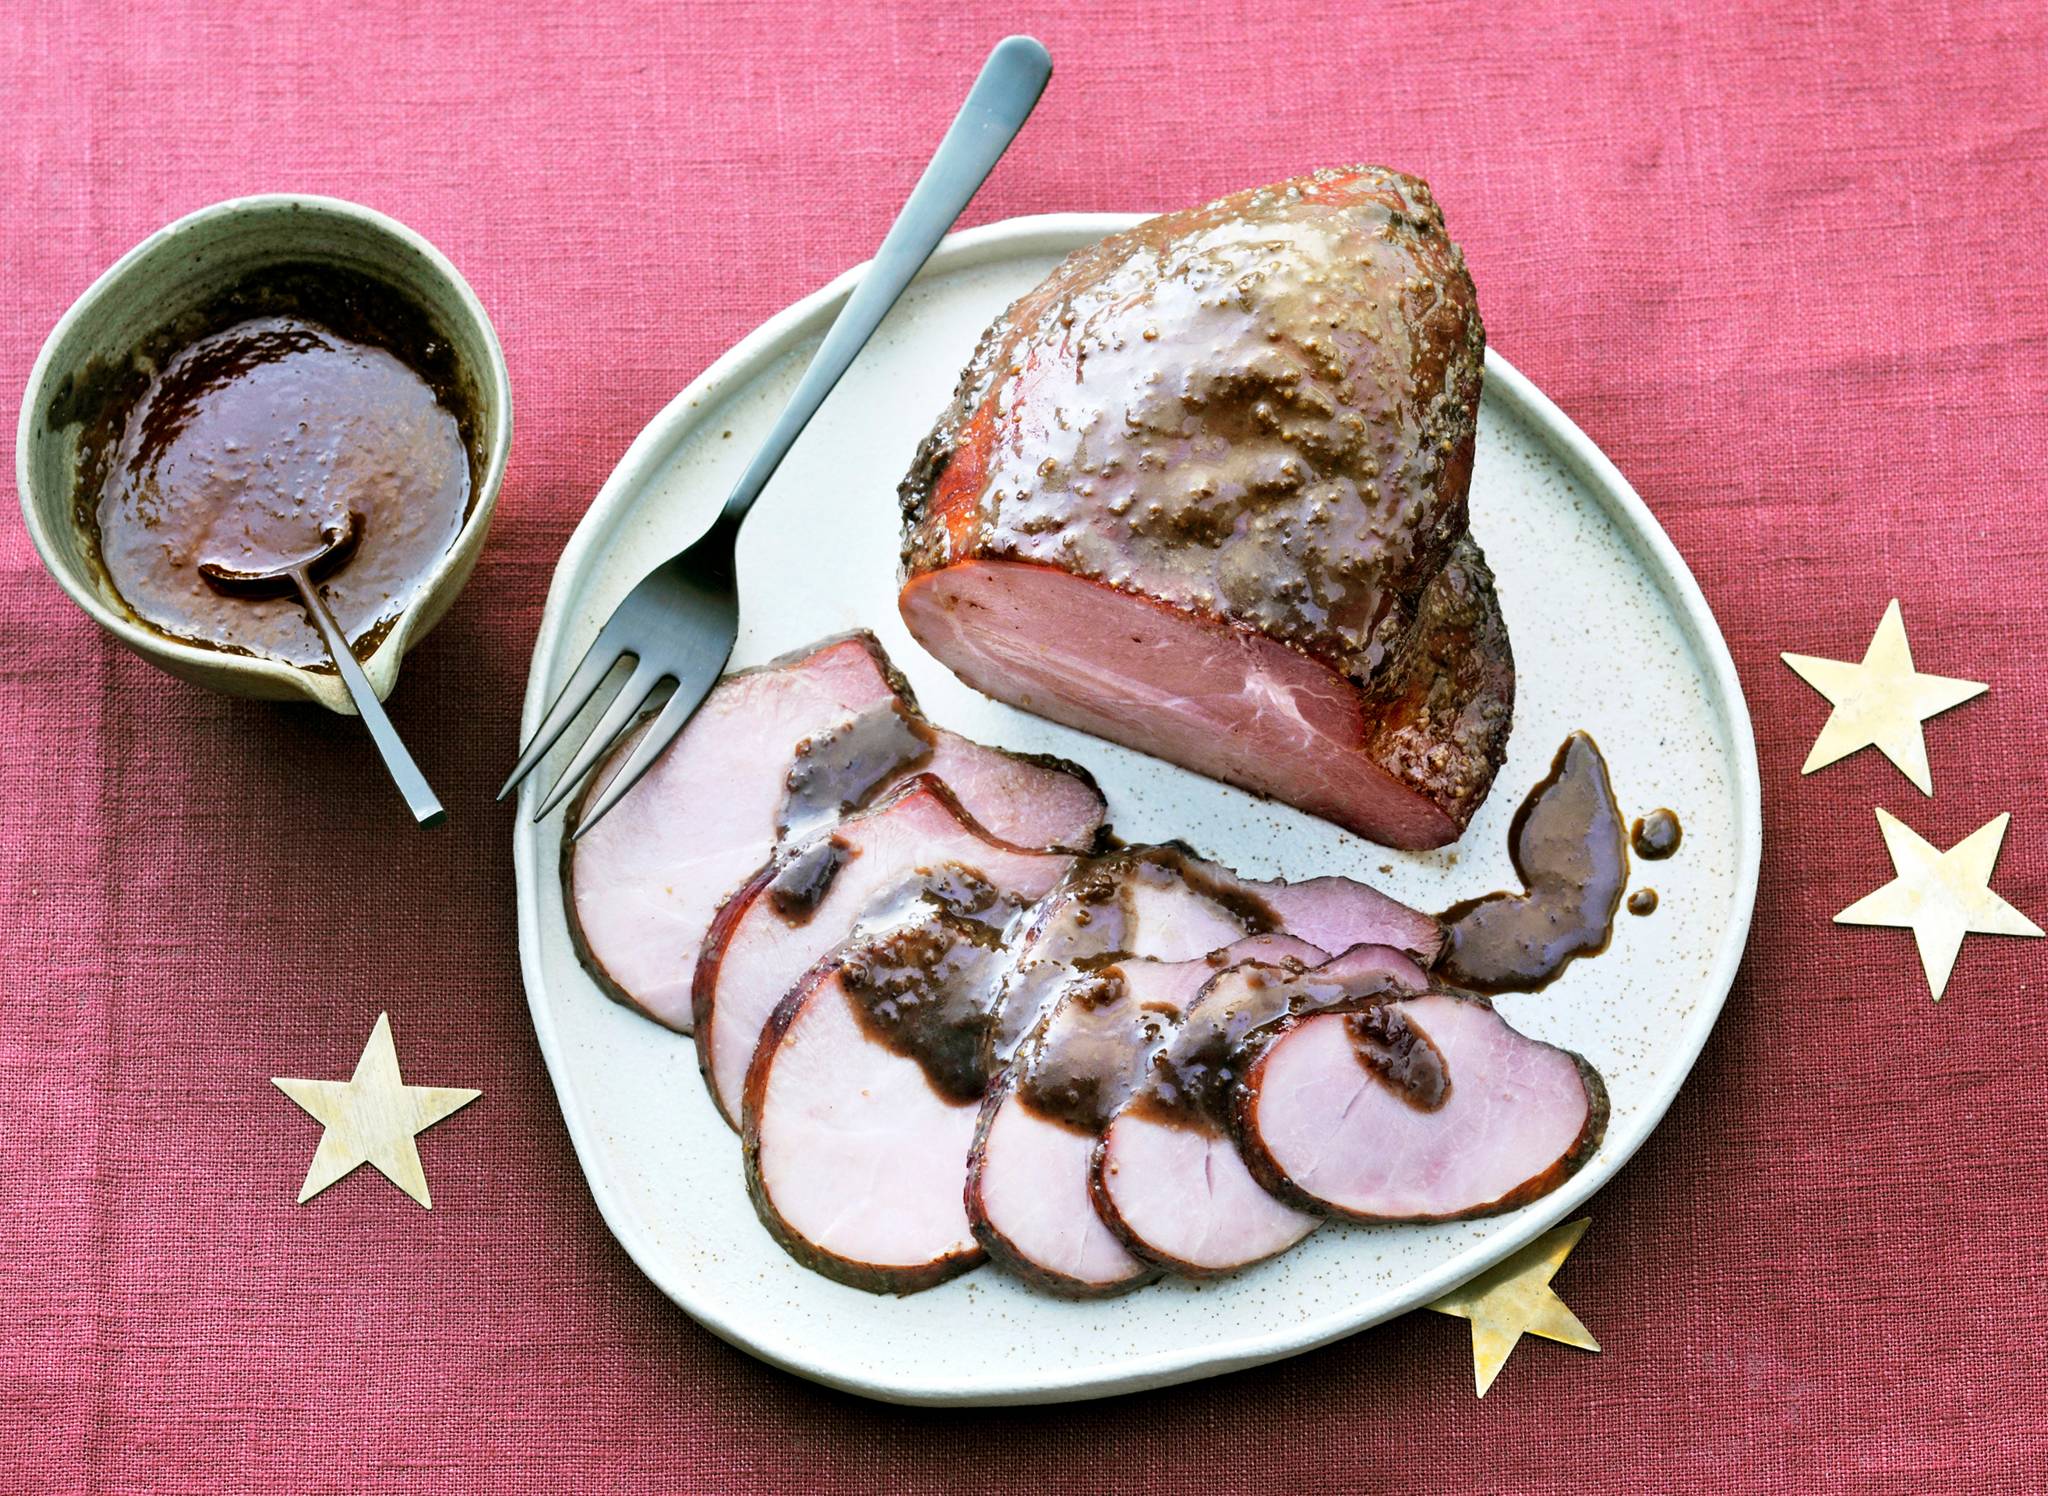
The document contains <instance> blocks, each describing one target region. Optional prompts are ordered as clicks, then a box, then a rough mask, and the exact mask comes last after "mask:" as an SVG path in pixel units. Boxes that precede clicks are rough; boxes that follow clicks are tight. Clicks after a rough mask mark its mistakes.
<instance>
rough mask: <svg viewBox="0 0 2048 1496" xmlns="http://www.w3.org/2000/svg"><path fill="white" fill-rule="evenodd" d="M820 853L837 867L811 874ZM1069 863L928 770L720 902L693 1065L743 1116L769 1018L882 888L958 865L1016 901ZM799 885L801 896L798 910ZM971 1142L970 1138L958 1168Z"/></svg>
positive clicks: (700, 992)
mask: <svg viewBox="0 0 2048 1496" xmlns="http://www.w3.org/2000/svg"><path fill="white" fill-rule="evenodd" d="M819 853H825V854H827V858H828V861H829V862H830V863H831V866H828V867H826V868H825V870H824V872H822V873H820V874H816V875H813V874H810V873H809V872H807V867H808V865H809V862H810V861H812V860H815V859H816V856H817V854H819ZM1073 862H1074V859H1073V858H1072V857H1070V856H1067V855H1065V854H1063V853H1053V852H1039V851H1031V850H1027V849H1025V848H1022V847H1015V846H1011V845H1009V844H1008V843H1005V842H1001V841H997V840H996V839H994V838H993V837H991V836H989V835H988V833H987V832H986V831H984V830H983V829H982V828H981V827H980V826H979V825H977V824H976V823H975V822H974V821H972V820H971V819H969V818H968V816H967V815H966V814H965V812H964V811H962V809H961V808H960V805H959V803H958V802H957V801H956V800H955V799H954V798H953V795H952V793H951V792H950V791H949V790H948V789H947V788H946V787H945V786H944V785H942V784H941V783H939V781H938V780H936V779H933V778H931V777H930V776H928V775H919V776H917V777H915V778H913V779H912V780H911V781H910V782H909V783H908V784H907V785H905V786H904V787H903V788H902V789H900V790H898V791H897V792H895V793H894V794H893V795H892V796H891V797H890V798H889V799H887V800H885V801H883V802H882V803H881V804H879V805H877V806H875V807H873V808H872V809H870V810H868V811H865V812H863V813H861V814H859V815H854V816H849V817H848V818H847V819H846V820H844V821H842V822H840V823H839V825H838V827H837V829H836V830H834V831H833V832H832V834H831V836H830V837H829V838H826V839H820V840H819V841H816V842H813V843H811V844H809V845H808V846H807V847H804V848H796V849H791V850H789V851H787V852H785V853H784V854H783V855H782V856H780V857H778V858H777V859H776V861H774V862H772V863H770V864H769V865H768V866H767V867H765V868H763V869H761V870H760V871H759V872H758V873H756V874H755V876H754V877H752V878H751V879H749V880H748V881H747V882H746V883H745V884H744V885H743V886H742V887H741V888H740V889H739V890H738V891H737V892H735V893H734V894H733V895H732V897H731V898H729V899H727V900H726V901H725V903H724V904H723V905H721V906H720V908H719V910H718V914H717V917H716V918H715V919H714V920H713V922H712V926H711V933H710V935H709V936H708V937H707V938H706V940H705V942H704V951H703V955H702V957H701V958H700V959H699V960H698V963H697V971H696V981H695V984H694V989H693V996H694V998H695V1002H696V1021H697V1032H696V1037H697V1056H698V1064H699V1066H700V1067H701V1068H702V1070H703V1072H704V1077H705V1080H706V1082H707V1083H708V1084H709V1085H710V1087H711V1094H712V1097H713V1099H714V1100H715V1101H717V1103H718V1106H719V1110H720V1111H722V1112H723V1113H724V1114H725V1116H726V1118H727V1119H728V1120H729V1121H731V1122H733V1123H734V1125H735V1126H737V1125H738V1120H739V1116H740V1106H741V1097H742V1091H743V1088H744V1084H745V1081H746V1075H747V1067H748V1065H749V1064H750V1063H751V1062H752V1060H753V1057H754V1050H755V1046H756V1045H757V1043H758V1042H759V1041H760V1038H761V1033H762V1030H763V1028H764V1027H765V1026H766V1024H767V1022H768V1019H769V1016H770V1015H771V1014H772V1013H773V1012H774V1011H775V1009H776V1005H777V1004H778V1003H780V1002H781V1001H782V999H783V997H784V996H785V995H786V994H787V993H788V992H789V991H790V990H791V989H792V988H794V987H795V986H796V984H797V983H798V981H799V980H800V979H801V978H802V977H803V975H804V973H805V972H807V971H808V970H809V969H810V968H811V967H812V966H813V965H814V964H815V963H816V962H818V961H819V960H820V959H821V958H823V957H824V956H825V955H826V954H827V953H829V952H830V951H832V950H833V949H834V948H835V947H836V946H838V945H839V944H840V943H841V942H842V941H844V940H845V939H847V937H848V936H849V935H851V934H852V933H853V931H854V929H855V927H856V926H857V925H858V924H859V922H860V921H861V919H862V917H863V916H864V915H866V914H867V913H868V912H869V910H870V907H871V905H872V904H873V903H874V902H875V901H876V900H877V899H878V898H879V897H880V896H882V895H884V894H886V893H887V892H889V891H890V890H891V889H894V888H897V887H900V886H901V885H902V884H903V883H904V882H905V881H906V880H907V879H909V878H911V877H913V876H915V875H916V874H917V873H919V872H920V871H924V870H929V869H932V868H935V867H938V866H940V865H941V864H947V863H956V864H959V865H962V866H964V867H968V868H972V869H974V870H975V871H976V872H977V873H979V874H980V875H981V876H982V877H984V878H986V879H987V880H988V881H989V882H990V883H992V884H993V885H995V887H996V888H998V889H1000V890H1001V891H1002V892H1003V893H1004V894H1005V895H1006V896H1008V897H1009V898H1011V899H1012V900H1013V901H1015V902H1017V903H1018V904H1019V905H1020V906H1021V905H1022V904H1024V903H1028V902H1029V901H1031V900H1035V899H1038V898H1041V897H1043V896H1044V895H1045V893H1046V892H1047V891H1048V890H1050V889H1051V888H1052V887H1053V885H1054V884H1055V883H1057V882H1058V881H1059V879H1060V878H1061V876H1062V875H1064V874H1065V873H1066V872H1067V870H1068V869H1069V868H1070V867H1071V866H1072V865H1073ZM792 891H794V892H795V893H797V894H799V895H801V896H802V897H801V903H800V906H798V907H792V902H791V899H790V898H789V897H787V896H788V895H789V894H791V893H792ZM969 1131H970V1133H971V1128H970V1130H969ZM966 1146H967V1138H965V1137H963V1139H962V1141H961V1152H960V1154H959V1155H958V1156H957V1157H956V1160H955V1164H956V1169H957V1165H958V1162H959V1159H963V1158H965V1156H966ZM956 1184H957V1180H956Z"/></svg>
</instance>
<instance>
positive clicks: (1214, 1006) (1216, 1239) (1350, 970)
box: [1090, 946, 1428, 1277]
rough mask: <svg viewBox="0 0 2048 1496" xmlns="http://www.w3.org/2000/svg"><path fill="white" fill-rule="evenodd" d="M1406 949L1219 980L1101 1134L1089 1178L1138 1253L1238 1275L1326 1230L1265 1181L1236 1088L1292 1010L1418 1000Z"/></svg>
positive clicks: (1245, 970)
mask: <svg viewBox="0 0 2048 1496" xmlns="http://www.w3.org/2000/svg"><path fill="white" fill-rule="evenodd" d="M1427 983H1428V977H1427V975H1426V974H1425V973H1424V972H1423V971H1422V969H1421V968H1420V967H1418V966H1417V965H1416V964H1415V963H1414V962H1413V961H1412V960H1410V959H1409V958H1408V957H1407V956H1405V955H1404V954H1402V953H1401V952H1399V951H1394V950H1390V949H1388V948H1386V947H1383V946H1361V947H1357V948H1355V949H1353V950H1349V951H1346V952H1345V953H1344V954H1343V955H1341V956H1339V957H1337V958H1336V959H1335V960H1333V961H1330V962H1326V963H1325V964H1324V965H1322V966H1320V967H1317V968H1316V969H1315V970H1314V971H1311V972H1301V971H1299V970H1298V969H1294V970H1290V969H1288V968H1285V967H1276V966H1273V965H1270V964H1266V963H1259V962H1250V963H1246V964H1243V965H1240V966H1236V967H1233V968H1231V969H1230V970H1229V971H1226V972H1223V973H1222V974H1220V975H1218V976H1216V977H1215V978H1213V979H1212V980H1211V981H1210V982H1209V983H1208V985H1207V986H1206V987H1204V988H1203V989H1202V992H1201V994H1200V995H1199V996H1198V997H1197V998H1196V999H1195V1000H1194V1002H1193V1003H1191V1004H1190V1005H1189V1007H1188V1009H1187V1011H1186V1013H1185V1014H1184V1015H1183V1016H1182V1018H1181V1020H1180V1023H1179V1025H1178V1027H1177V1029H1176V1030H1175V1032H1174V1033H1173V1035H1172V1036H1171V1038H1170V1039H1169V1040H1168V1041H1167V1042H1166V1043H1165V1044H1164V1045H1163V1046H1162V1049H1161V1053H1160V1055H1159V1057H1158V1059H1157V1061H1156V1062H1155V1066H1154V1076H1153V1079H1152V1080H1151V1082H1150V1084H1149V1085H1148V1086H1147V1087H1146V1088H1144V1089H1142V1090H1140V1091H1139V1092H1137V1093H1136V1094H1135V1095H1134V1096H1133V1097H1132V1098H1131V1099H1130V1100H1129V1101H1127V1102H1125V1103H1124V1104H1123V1106H1122V1107H1120V1108H1119V1109H1118V1111H1117V1113H1116V1115H1115V1117H1114V1118H1113V1120H1112V1121H1111V1122H1110V1124H1109V1126H1108V1127H1107V1128H1106V1129H1105V1131H1104V1132H1103V1136H1102V1141H1101V1144H1100V1146H1099V1147H1098V1148H1097V1150H1096V1153H1095V1160H1094V1173H1093V1176H1092V1178H1091V1180H1090V1186H1091V1189H1092V1192H1093V1197H1094V1200H1095V1205H1096V1209H1097V1210H1098V1211H1099V1212H1100V1213H1101V1215H1102V1218H1103V1220H1104V1221H1105V1222H1106V1223H1107V1224H1108V1225H1109V1227H1110V1229H1111V1230H1112V1231H1114V1232H1115V1233H1116V1234H1117V1236H1118V1238H1119V1239H1120V1240H1121V1241H1122V1242H1123V1243H1124V1245H1125V1246H1126V1247H1127V1248H1129V1249H1130V1251H1131V1252H1132V1253H1133V1254H1134V1255H1137V1256H1140V1257H1143V1258H1145V1259H1146V1260H1148V1261H1151V1262H1155V1263H1158V1264H1160V1265H1161V1266H1164V1267H1168V1268H1171V1269H1173V1270H1174V1271H1175V1272H1179V1273H1182V1274H1185V1275H1187V1276H1190V1277H1213V1276H1216V1275H1218V1274H1221V1273H1228V1272H1234V1271H1236V1270H1237V1269H1239V1268H1243V1267H1248V1266H1250V1265H1251V1264H1253V1263H1255V1262H1260V1261H1263V1260H1264V1259H1266V1258H1268V1257H1271V1256H1273V1255H1274V1254H1276V1253H1279V1252H1283V1251H1285V1250H1286V1249H1287V1248H1289V1247H1291V1246H1293V1245H1294V1244H1295V1243H1296V1242H1298V1241H1300V1240H1301V1239H1302V1238H1303V1237H1304V1236H1307V1235H1308V1234H1309V1232H1311V1231H1313V1230H1314V1229H1315V1228H1316V1226H1317V1225H1318V1224H1320V1220H1321V1218H1320V1216H1319V1215H1317V1214H1315V1213H1313V1212H1310V1211H1307V1210H1302V1209H1297V1208H1296V1207H1294V1206H1292V1205H1289V1204H1287V1203H1285V1202H1283V1201H1282V1200H1280V1199H1279V1198H1277V1197H1276V1196H1275V1195H1274V1194H1272V1193H1270V1192H1269V1191H1268V1190H1266V1189H1265V1188H1264V1187H1262V1185H1261V1184H1260V1182H1259V1180H1258V1179H1257V1178H1256V1177H1255V1176H1254V1175H1253V1173H1252V1171H1251V1170H1250V1169H1249V1168H1248V1167H1247V1166H1246V1163H1245V1160H1244V1158H1243V1157H1242V1155H1240V1153H1239V1152H1238V1149H1237V1145H1236V1144H1235V1142H1233V1141H1232V1139H1231V1136H1230V1131H1229V1106H1230V1098H1231V1092H1232V1088H1233V1086H1234V1083H1235V1080H1236V1077H1237V1075H1238V1074H1239V1073H1240V1070H1241V1067H1242V1066H1243V1064H1244V1063H1245V1056H1246V1054H1247V1053H1248V1045H1250V1044H1251V1043H1252V1042H1253V1041H1254V1039H1255V1036H1257V1035H1258V1034H1259V1033H1260V1032H1261V1031H1262V1030H1264V1029H1265V1028H1267V1027H1268V1026H1269V1025H1272V1024H1274V1023H1276V1022H1278V1021H1280V1020H1282V1019H1284V1018H1285V1017H1286V1016H1287V1015H1289V1014H1290V1013H1293V1012H1296V1011H1302V1010H1312V1009H1315V1008H1320V1007H1326V1006H1330V1005H1332V1004H1337V1003H1344V1002H1352V1001H1357V1000H1360V999H1371V998H1375V997H1383V996H1384V995H1386V994H1388V993H1398V992H1403V991H1419V990H1422V989H1423V988H1425V987H1426V986H1427Z"/></svg>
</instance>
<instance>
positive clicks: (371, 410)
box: [52, 266, 477, 669]
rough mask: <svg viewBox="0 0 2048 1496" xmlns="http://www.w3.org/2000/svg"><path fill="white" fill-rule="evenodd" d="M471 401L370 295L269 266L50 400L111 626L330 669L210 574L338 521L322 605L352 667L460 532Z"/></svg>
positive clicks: (287, 618) (415, 314)
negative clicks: (79, 427) (342, 545)
mask: <svg viewBox="0 0 2048 1496" xmlns="http://www.w3.org/2000/svg"><path fill="white" fill-rule="evenodd" d="M472 409H473V402H472V401H471V400H470V398H469V397H468V394H467V393H466V387H465V386H464V385H463V383H462V381H461V378H460V375H459V371H458V369H457V366H456V363H455V359H454V354H453V351H452V349H451V348H450V346H449V344H448V342H447V339H446V338H445V337H444V336H442V335H441V334H440V333H439V332H438V331H437V330H436V329H435V328H434V327H433V325H432V323H431V321H430V320H429V319H428V317H427V316H426V314H425V313H424V312H422V311H420V310H419V309H418V308H417V307H416V306H414V305H413V304H412V303H411V302H410V301H409V300H407V299H406V298H405V297H403V296H402V295H400V294H399V293H398V292H396V291H394V290H392V289H390V288H388V287H386V286H384V285H382V284H381V283H380V282H376V281H373V280H370V279H368V278H365V277H361V276H355V275H351V274H349V273H347V272H343V271H339V270H335V269H331V268H327V267H310V266H299V267H283V268H280V269H276V270H272V271H269V272H266V273H264V274H263V275H262V276H261V277H260V278H258V279H255V280H252V281H250V282H248V283H245V284H244V285H241V286H238V287H236V288H235V289H234V290H233V291H231V292H229V293H227V294H226V295H224V296H222V297H220V298H218V299H217V300H216V301H215V302H213V303H211V304H210V305H209V306H207V307H205V308H202V309H200V310H199V311H197V312H194V313H192V314H190V315H188V316H186V317H184V318H182V319H180V320H179V321H178V322H177V323H175V324H173V325H172V326H169V327H167V328H164V329H162V330H160V331H159V332H158V333H156V334H153V335H152V337H151V338H150V339H148V340H146V341H145V343H144V345H143V346H142V347H141V348H139V349H137V350H136V352H135V355H134V357H133V359H132V360H131V361H130V362H129V363H128V364H127V365H125V366H123V367H121V368H119V369H113V370H108V369H98V370H94V371H91V372H89V373H88V375H87V376H86V377H84V378H83V379H81V380H80V381H79V382H77V383H76V384H74V385H73V386H70V387H68V388H67V389H65V390H64V391H61V392H60V395H59V399H58V401H57V404H56V406H55V408H54V409H53V413H52V420H53V422H56V423H58V424H69V423H70V422H73V421H77V422H80V423H81V424H83V425H84V427H85V431H84V433H83V435H82V438H81V443H80V453H81V456H80V468H79V482H78V490H77V491H78V494H79V504H78V510H79V513H78V518H79V521H80V524H81V525H82V527H83V528H84V530H85V532H86V534H87V537H88V540H89V542H90V545H91V547H92V551H93V554H94V555H95V557H96V558H97V561H98V563H99V565H100V567H101V568H102V569H103V571H104V572H105V574H106V577H107V580H108V581H109V582H110V583H111V584H112V585H113V588H114V590H115V591H116V592H117V593H118V594H119V595H120V596H121V598H122V600H123V601H124V602H125V603H126V605H127V606H128V608H129V610H130V611H131V612H133V613H134V614H135V615H136V617H137V618H139V619H140V620H141V621H142V622H144V623H146V624H148V625H149V626H151V627H152V628H155V629H157V630H159V631H161V632H163V633H165V634H168V635H171V636H173V637H175V638H179V639H182V640H185V641H187V642H189V643H194V644H199V645H203V646H206V647H210V648H215V649H222V650H227V651H231V652H235V653H242V654H252V655H260V656H263V657H266V658H269V659H275V660H281V661H283V662H285V663H287V664H292V665H298V666H304V667H310V668H314V669H324V668H331V667H329V666H328V665H327V653H326V650H325V648H324V646H323V645H322V644H321V642H320V636H319V634H318V633H317V632H316V631H315V629H314V627H313V625H312V623H311V621H310V620H309V619H308V618H307V617H306V615H305V613H304V611H303V609H302V608H301V607H300V605H299V603H298V602H297V601H296V599H295V598H292V597H288V596H278V597H268V598H254V599H252V598H247V597H231V596H227V595H224V594H223V593H221V592H218V591H216V590H215V589H214V588H213V587H211V586H209V585H208V584H207V583H206V582H205V581H204V580H203V579H202V578H201V576H200V573H199V566H200V564H201V563H203V562H213V563H216V564H218V565H220V566H222V567H224V568H227V569H229V570H232V571H237V572H257V571H267V570H271V569H273V568H275V567H278V566H281V565H284V564H286V563H288V562H290V561H292V560H294V559H297V558H300V557H303V556H304V555H306V554H307V553H308V552H309V551H311V550H313V549H315V548H317V547H318V545H319V544H320V543H321V539H322V537H323V535H327V534H334V533H339V532H340V531H341V530H342V528H343V527H344V525H345V524H346V522H347V519H348V516H349V515H351V514H353V515H355V516H356V520H357V527H358V530H359V532H360V539H359V542H358V544H357V545H356V547H355V550H354V552H353V554H352V555H350V556H349V557H348V558H347V560H346V562H345V564H343V565H341V566H340V567H338V568H337V569H336V570H335V571H334V572H333V573H332V574H331V575H329V576H327V577H326V578H325V579H324V580H323V581H322V582H321V583H320V587H321V592H322V595H323V596H324V597H325V599H326V601H327V604H328V606H329V607H330V608H331V609H332V610H333V612H334V614H335V616H336V618H337V620H338V621H339V622H340V624H341V627H342V629H343V631H344V632H345V633H346V634H347V635H348V637H349V639H350V640H351V641H352V642H353V643H354V644H355V646H356V650H357V652H358V653H359V654H362V653H367V652H368V651H369V650H370V649H372V648H374V647H375V644H376V641H377V640H378V639H379V638H381V637H382V635H383V633H384V631H385V630H386V629H387V628H388V627H389V626H390V624H391V623H392V622H393V621H394V620H395V619H396V618H397V617H398V615H399V614H400V613H402V612H403V611H404V610H405V609H406V608H407V607H408V606H409V605H411V604H412V603H413V602H414V601H415V600H416V599H417V597H418V596H419V593H420V591H421V589H422V587H423V586H424V584H425V581H426V578H427V576H428V575H429V573H431V572H432V571H433V570H434V568H435V567H436V566H437V565H438V564H439V563H440V561H441V559H442V558H443V557H444V556H445V555H446V554H447V553H448V551H449V549H450V547H451V546H453V544H454V543H455V540H456V537H457V535H458V534H459V533H460V531H461V529H462V526H463V523H464V521H465V519H466V518H467V517H468V513H469V507H470V500H471V494H472V486H473V483H474V481H475V475H476V468H477V462H476V459H475V456H474V445H475V443H474V438H475V431H474V419H473V415H472Z"/></svg>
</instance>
